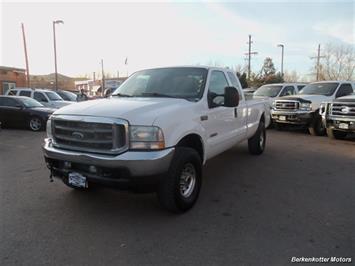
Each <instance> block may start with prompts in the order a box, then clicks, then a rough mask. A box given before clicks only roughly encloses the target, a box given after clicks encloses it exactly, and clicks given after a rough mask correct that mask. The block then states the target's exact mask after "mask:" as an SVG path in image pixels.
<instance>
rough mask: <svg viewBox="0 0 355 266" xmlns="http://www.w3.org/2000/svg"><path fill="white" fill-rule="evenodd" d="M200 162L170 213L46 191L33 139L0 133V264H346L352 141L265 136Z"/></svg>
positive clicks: (149, 200)
mask: <svg viewBox="0 0 355 266" xmlns="http://www.w3.org/2000/svg"><path fill="white" fill-rule="evenodd" d="M268 133H269V134H268V147H267V151H266V153H265V154H264V155H262V156H260V157H253V156H250V155H249V154H248V152H247V146H246V145H245V144H242V145H240V146H237V147H235V148H234V149H232V150H230V151H228V152H225V153H224V154H222V155H220V156H218V157H217V158H215V159H213V160H211V161H210V162H208V164H207V166H206V167H205V168H204V172H205V175H204V184H203V188H202V192H201V196H200V199H199V201H198V203H197V204H196V206H195V207H194V208H193V209H192V210H191V211H190V212H188V213H186V214H184V215H181V216H175V215H171V214H169V213H166V212H165V211H163V210H161V209H160V208H159V205H158V202H157V200H156V198H155V195H153V194H130V193H127V192H118V191H113V190H109V189H95V190H93V191H90V192H83V193H81V192H77V191H73V190H71V189H69V188H67V187H66V186H64V184H62V183H61V182H59V181H55V182H54V183H49V181H48V171H47V169H46V167H45V165H44V163H43V159H42V154H41V149H40V144H41V142H42V138H43V137H44V133H32V132H28V131H17V130H3V131H2V132H0V196H1V201H0V265H285V264H288V263H289V261H290V258H291V257H292V256H315V257H317V256H345V257H349V256H353V260H354V259H355V257H354V250H355V246H354V243H353V241H354V239H355V235H354V234H355V233H354V228H355V222H354V221H355V218H354V216H355V215H354V210H355V193H354V188H355V141H354V140H352V141H333V140H329V139H328V138H326V137H311V136H309V135H307V134H304V133H301V132H276V131H273V130H270V131H269V132H268Z"/></svg>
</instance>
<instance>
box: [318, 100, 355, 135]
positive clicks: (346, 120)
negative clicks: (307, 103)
mask: <svg viewBox="0 0 355 266" xmlns="http://www.w3.org/2000/svg"><path fill="white" fill-rule="evenodd" d="M320 115H321V116H322V118H323V123H324V127H325V128H326V130H327V135H328V137H329V138H333V139H344V138H345V137H346V136H347V135H348V133H355V94H352V95H349V96H344V97H340V98H337V99H335V100H333V101H330V102H326V103H324V104H322V105H321V108H320Z"/></svg>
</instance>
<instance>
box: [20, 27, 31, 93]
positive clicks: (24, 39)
mask: <svg viewBox="0 0 355 266" xmlns="http://www.w3.org/2000/svg"><path fill="white" fill-rule="evenodd" d="M21 27H22V37H23V47H24V49H25V60H26V83H27V88H30V70H29V67H28V55H27V45H26V36H25V27H24V26H23V23H21Z"/></svg>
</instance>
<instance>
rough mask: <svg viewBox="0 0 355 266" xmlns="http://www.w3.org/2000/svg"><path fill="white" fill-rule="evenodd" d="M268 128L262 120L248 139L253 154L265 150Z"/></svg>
mask: <svg viewBox="0 0 355 266" xmlns="http://www.w3.org/2000/svg"><path fill="white" fill-rule="evenodd" d="M265 143H266V130H265V123H264V121H260V123H259V127H258V129H257V131H256V132H255V134H254V136H253V137H251V138H250V139H249V140H248V148H249V152H250V153H251V154H253V155H259V154H262V153H263V152H264V150H265Z"/></svg>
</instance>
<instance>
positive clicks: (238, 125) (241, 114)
mask: <svg viewBox="0 0 355 266" xmlns="http://www.w3.org/2000/svg"><path fill="white" fill-rule="evenodd" d="M227 75H228V78H229V82H230V84H231V86H233V87H234V88H236V89H237V90H238V93H239V99H240V101H239V105H238V107H235V116H234V120H233V124H234V125H233V127H234V130H235V141H236V143H238V142H240V141H243V140H245V137H246V135H247V119H248V106H247V104H246V102H245V98H244V93H243V90H242V86H241V85H240V82H239V81H238V79H237V77H236V76H235V74H234V73H232V72H229V71H228V72H227Z"/></svg>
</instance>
